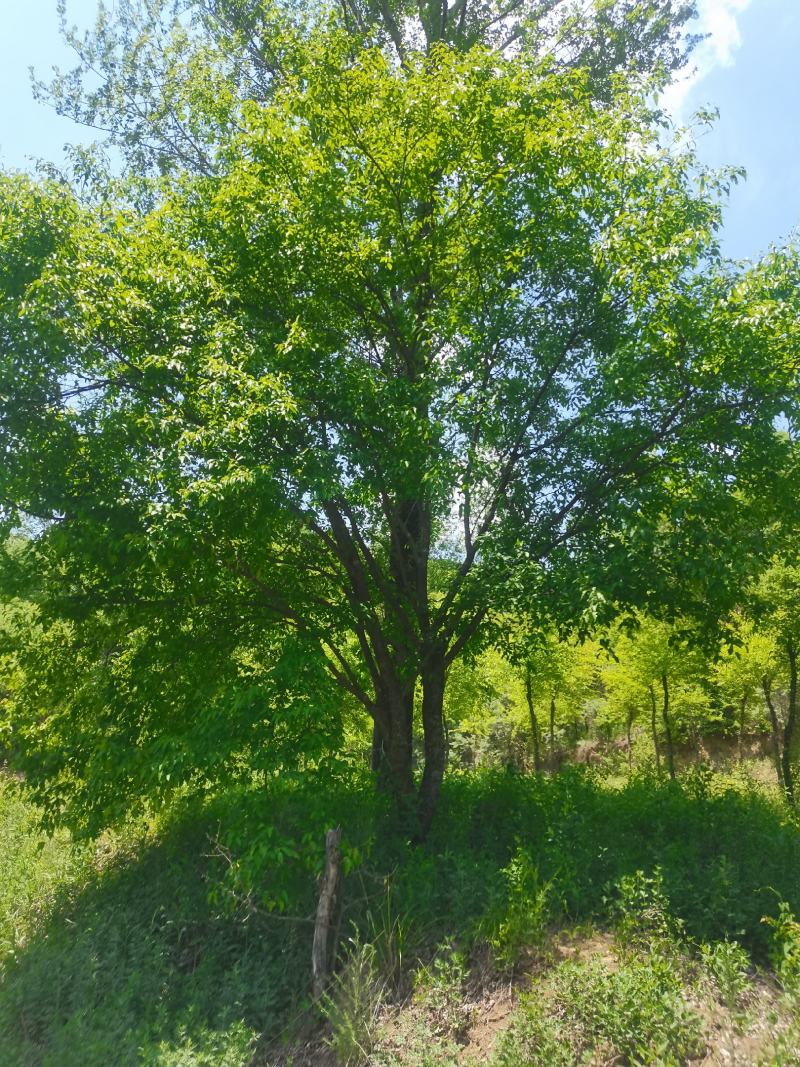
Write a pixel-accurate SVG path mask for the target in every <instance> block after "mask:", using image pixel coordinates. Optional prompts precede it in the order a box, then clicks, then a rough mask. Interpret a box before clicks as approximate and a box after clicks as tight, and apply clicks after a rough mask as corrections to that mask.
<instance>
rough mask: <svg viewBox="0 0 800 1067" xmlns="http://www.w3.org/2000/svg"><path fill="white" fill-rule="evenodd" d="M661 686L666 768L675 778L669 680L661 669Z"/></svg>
mask: <svg viewBox="0 0 800 1067" xmlns="http://www.w3.org/2000/svg"><path fill="white" fill-rule="evenodd" d="M661 688H662V689H663V691H664V702H663V704H662V705H661V717H662V719H663V720H664V736H665V737H666V741H667V768H668V770H669V776H670V778H671V779H672V780H673V781H674V780H675V750H674V747H673V744H672V726H671V724H670V721H669V682H668V681H667V672H666V671H663V672H662V674H661Z"/></svg>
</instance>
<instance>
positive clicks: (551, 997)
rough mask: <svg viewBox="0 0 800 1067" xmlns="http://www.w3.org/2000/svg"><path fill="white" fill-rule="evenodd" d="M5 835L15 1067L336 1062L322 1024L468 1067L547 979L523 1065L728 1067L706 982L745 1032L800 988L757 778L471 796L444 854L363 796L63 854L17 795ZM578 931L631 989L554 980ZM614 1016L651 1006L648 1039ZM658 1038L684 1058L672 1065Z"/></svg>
mask: <svg viewBox="0 0 800 1067" xmlns="http://www.w3.org/2000/svg"><path fill="white" fill-rule="evenodd" d="M334 823H340V824H341V825H342V827H343V829H344V844H345V863H346V872H347V873H346V876H345V883H344V892H343V901H344V905H343V913H342V917H341V928H340V933H341V937H340V946H341V951H340V966H339V971H338V976H337V978H336V980H335V981H334V983H333V985H332V987H331V991H330V995H329V997H328V998H327V1000H326V1001H325V1003H324V1005H323V1010H322V1012H320V1010H319V1009H312V1008H311V1007H310V1004H309V999H308V990H309V970H310V962H309V961H310V944H311V936H312V923H311V922H310V916H311V915H312V913H313V909H314V902H315V892H316V878H315V873H316V870H317V868H318V865H319V863H320V862H321V859H322V856H321V853H322V832H323V831H324V829H325V827H326V826H327V825H331V824H334ZM0 826H1V827H2V836H3V847H2V849H0V953H2V983H1V984H0V1050H1V1052H2V1055H0V1062H2V1063H3V1064H9V1065H12V1067H13V1065H20V1067H29V1065H30V1067H36V1065H39V1064H41V1065H49V1067H70V1065H72V1064H81V1065H84V1067H94V1065H98V1067H100V1065H106V1064H111V1063H113V1064H123V1065H124V1064H138V1063H150V1064H169V1065H177V1064H181V1065H182V1064H214V1065H217V1064H225V1065H228V1064H231V1065H232V1064H247V1063H251V1062H257V1063H258V1062H260V1063H274V1062H278V1061H283V1060H284V1059H285V1058H286V1056H287V1055H288V1053H287V1052H286V1051H284V1047H286V1048H291V1047H292V1045H293V1044H294V1047H295V1048H297V1047H299V1044H302V1043H303V1042H304V1041H305V1042H306V1043H307V1042H308V1041H312V1043H313V1041H314V1040H316V1039H317V1038H316V1037H315V1035H316V1034H317V1031H316V1030H315V1029H314V1026H315V1025H316V1026H317V1028H318V1026H319V1023H318V1021H319V1018H320V1015H323V1016H325V1019H326V1021H325V1030H324V1033H323V1038H324V1039H326V1040H327V1041H329V1042H330V1041H333V1045H334V1050H333V1051H338V1055H339V1058H340V1060H343V1061H346V1060H347V1059H348V1058H349V1059H350V1060H351V1062H356V1061H357V1060H358V1059H359V1058H361V1059H363V1058H364V1057H365V1056H366V1055H367V1053H369V1055H370V1056H372V1060H373V1062H375V1063H380V1062H386V1063H390V1062H402V1063H408V1064H413V1063H424V1062H430V1063H431V1064H433V1063H449V1062H452V1063H456V1062H462V1061H461V1060H459V1059H458V1056H459V1055H461V1052H460V1051H459V1050H462V1051H463V1045H464V1044H465V1042H466V1041H467V1037H466V1034H467V1031H468V1029H469V1018H468V1015H469V1013H468V1012H466V1009H465V1008H464V1002H465V1000H464V998H465V996H466V993H465V992H464V991H465V990H467V989H468V988H472V989H473V991H474V987H475V984H476V983H479V982H480V981H482V982H484V983H485V982H489V983H491V982H492V981H494V980H495V979H496V977H497V975H499V974H503V975H505V976H506V977H507V978H508V979H509V980H512V981H513V980H516V981H517V982H518V984H520V985H521V986H525V985H526V984H530V982H529V979H528V978H527V976H528V975H530V974H537V975H539V977H538V978H537V981H536V983H534V988H533V990H532V991H531V992H530V993H529V994H527V999H525V1000H524V1003H523V1004H522V1006H521V1007H520V1008H519V1009H518V1012H517V1014H516V1015H515V1016H514V1018H513V1020H512V1021H511V1023H510V1026H509V1029H508V1033H507V1034H506V1035H505V1037H504V1038H503V1040H502V1041H500V1042H499V1044H498V1051H497V1053H496V1055H497V1057H499V1058H498V1060H497V1062H498V1064H503V1065H506V1064H508V1065H516V1064H520V1065H521V1064H524V1063H543V1064H548V1063H553V1064H558V1063H568V1062H576V1063H577V1062H581V1059H580V1057H582V1056H585V1055H588V1054H590V1053H591V1054H596V1055H601V1053H602V1049H604V1048H607V1049H609V1050H610V1051H609V1052H608V1058H607V1060H603V1059H602V1055H601V1059H600V1060H598V1061H597V1062H609V1063H611V1062H614V1063H638V1062H643V1063H644V1062H651V1063H673V1062H674V1063H681V1062H689V1060H690V1059H691V1058H692V1057H693V1056H695V1055H699V1054H700V1053H699V1050H700V1049H701V1047H702V1045H703V1040H704V1039H703V1036H702V1034H703V1028H702V1025H701V1022H698V1021H697V1018H696V1016H697V1013H698V1008H697V1004H696V1003H694V1002H695V1001H697V1000H698V997H697V996H695V995H694V994H691V995H690V994H687V992H686V991H687V990H691V989H694V988H695V987H696V986H697V983H698V982H700V981H701V979H702V981H703V982H706V984H708V983H711V985H712V986H714V987H715V988H716V987H717V986H718V987H719V988H722V987H723V986H724V987H725V989H726V990H727V993H725V994H724V995H723V1000H724V996H729V999H730V997H732V998H733V999H732V1001H731V1004H730V1007H729V1013H735V1011H736V1010H738V1009H737V1008H736V1003H737V998H739V999H742V998H744V999H745V1000H746V997H744V993H743V992H742V989H740V988H739V986H738V985H737V981H739V979H737V977H736V976H737V975H739V976H740V979H741V975H744V974H748V973H749V974H752V973H754V972H753V971H752V968H753V967H754V966H756V965H759V966H765V967H766V966H768V965H769V964H770V961H772V963H773V964H774V963H775V960H776V958H777V957H776V955H775V954H776V952H777V953H778V956H779V957H780V959H782V960H783V961H784V962H783V964H782V966H783V971H782V972H780V973H779V978H781V975H782V978H781V981H782V982H783V985H780V984H778V985H775V989H777V990H778V991H779V993H778V994H776V998H777V999H775V1003H776V1004H777V1003H778V1002H779V1001H780V1003H783V1001H781V1000H780V998H781V997H784V996H788V993H785V992H784V991H783V990H784V986H785V987H786V989H789V988H790V986H791V981H792V979H791V975H792V974H794V971H792V967H796V968H797V972H798V974H800V948H798V947H797V946H798V945H800V939H798V941H797V944H795V942H794V941H793V940H792V936H790V935H791V931H792V930H793V929H795V928H794V927H792V925H791V921H792V920H791V916H792V914H794V915H797V914H800V830H798V825H797V822H796V820H795V819H794V818H793V817H792V816H791V815H790V814H789V812H788V810H787V808H786V805H785V804H784V803H783V802H782V801H781V800H780V799H779V798H778V797H777V796H772V795H771V794H769V792H767V791H766V790H764V789H763V788H761V787H757V786H756V785H754V784H752V783H751V782H750V781H749V780H748V779H747V778H746V777H745V776H743V775H741V776H738V777H733V776H730V775H727V776H726V775H721V774H711V773H710V772H707V771H705V770H697V771H694V772H690V773H687V774H685V775H684V776H683V778H682V779H681V780H680V781H679V782H677V783H669V782H666V781H664V780H661V779H659V778H657V777H655V776H653V775H646V774H643V775H641V776H639V777H634V778H632V779H631V780H630V781H629V782H627V783H625V784H624V785H621V786H618V787H611V786H610V785H609V784H608V783H607V782H605V781H603V780H602V778H600V777H599V776H598V775H597V774H594V773H591V772H588V771H586V770H578V769H575V768H568V769H565V770H564V771H562V772H561V773H559V774H557V775H555V776H554V777H552V778H546V777H542V776H538V777H537V776H523V775H518V774H514V773H508V772H500V771H493V772H488V771H487V772H481V773H476V774H470V775H464V776H456V777H453V778H451V779H450V780H449V781H448V782H447V784H446V787H445V792H444V797H443V802H442V807H441V812H440V815H439V817H438V821H437V822H436V824H435V826H434V828H433V831H432V833H431V836H430V838H429V840H428V842H427V844H426V846H425V847H420V846H415V845H412V844H411V843H410V842H409V840H408V839H407V836H406V835H405V834H404V833H403V829H402V826H401V825H398V824H397V823H396V822H395V823H394V824H393V823H392V819H391V817H390V815H389V813H388V812H387V810H386V806H385V801H384V799H383V798H381V797H380V796H379V795H376V794H375V792H374V790H373V789H372V788H371V783H370V782H369V780H368V778H367V777H366V776H364V777H363V778H361V777H359V776H358V775H356V776H350V777H349V778H348V779H347V780H338V779H323V778H320V779H319V780H317V781H316V782H306V783H305V784H302V783H301V781H300V780H299V779H298V780H295V779H292V778H284V779H282V780H276V781H274V782H272V783H271V784H270V785H269V787H268V788H267V787H266V786H264V785H263V784H261V785H260V786H258V787H257V788H256V787H253V788H252V789H251V790H249V791H240V792H237V793H235V794H231V795H227V796H218V797H214V798H210V799H206V800H205V801H204V802H202V803H200V802H199V801H196V800H195V801H192V802H189V801H185V802H183V803H177V802H176V804H175V805H174V806H173V808H172V809H171V810H170V811H169V812H168V813H162V814H161V815H160V816H159V817H158V818H154V819H152V820H150V821H149V822H145V821H140V822H138V823H136V824H131V825H129V826H127V827H125V828H122V829H120V830H119V831H118V832H117V833H116V834H115V835H113V836H111V835H109V836H107V837H104V838H103V839H101V840H99V841H96V842H71V841H70V840H69V839H68V837H67V836H66V835H65V834H62V835H58V836H56V837H55V838H52V839H46V838H45V837H44V836H42V835H41V834H40V833H39V831H38V830H37V829H36V825H35V812H34V811H33V810H32V809H31V807H30V806H29V805H28V803H27V802H26V801H25V800H24V799H23V798H22V796H21V793H20V786H19V783H17V782H15V781H14V780H13V779H6V780H5V781H4V782H3V784H2V791H1V792H0ZM765 917H766V918H767V919H769V920H771V921H770V922H765V921H764V919H765ZM776 924H778V925H777V926H776ZM781 924H782V925H781ZM576 928H578V929H583V930H589V929H590V928H593V929H596V930H604V931H614V932H615V933H614V945H615V948H614V951H615V952H616V953H617V956H618V958H617V959H616V962H615V963H614V965H613V967H612V968H611V969H610V970H609V969H608V968H604V966H603V965H602V962H601V963H598V962H597V961H596V960H595V961H592V960H589V961H585V960H578V961H575V960H570V959H563V960H562V959H560V957H558V955H557V954H556V955H554V954H553V944H554V937H555V936H556V934H557V933H558V932H559V931H562V932H563V931H565V930H574V929H576ZM787 930H788V931H789V933H788V934H787V933H786V931H787ZM776 931H777V932H778V934H781V931H782V932H783V933H782V934H781V936H779V937H777V939H776ZM781 938H782V939H781ZM734 943H735V944H734ZM720 945H721V946H723V947H722V948H720ZM725 945H728V946H733V947H729V948H727V949H726V948H725V947H724V946H725ZM792 945H794V948H792ZM675 946H678V947H677V948H676V947H675ZM702 946H705V947H702ZM786 946H789V947H786ZM793 952H795V953H796V955H797V957H798V958H795V957H794V956H793V955H792V953H793ZM676 953H677V955H676ZM726 953H727V956H726ZM737 953H739V955H737ZM781 954H782V955H781ZM728 957H731V958H730V959H728ZM676 959H680V960H681V961H683V962H681V963H680V964H676V963H675V960H676ZM731 960H733V962H731ZM787 960H788V963H787V962H786V961H787ZM726 961H727V962H726ZM726 967H727V971H726ZM715 968H716V971H715ZM715 974H718V976H719V975H722V978H719V977H718V978H717V979H715V978H714V975H715ZM726 975H727V977H726ZM741 981H744V979H741ZM741 981H740V985H741ZM715 982H716V986H715V985H714V983H715ZM726 983H727V985H726ZM798 984H800V983H798ZM731 990H733V992H731ZM737 990H738V992H737ZM459 991H460V992H459ZM721 995H722V994H721ZM687 997H688V999H687ZM693 997H694V1001H693V999H692V998H693ZM467 999H468V998H467ZM693 1003H694V1006H692V1005H693ZM401 1004H406V1005H412V1006H413V1005H416V1007H412V1008H411V1009H409V1011H410V1014H409V1013H408V1012H406V1015H404V1016H403V1019H404V1020H405V1021H404V1022H403V1024H402V1026H401V1027H400V1030H402V1027H403V1026H411V1029H412V1030H413V1025H412V1024H411V1023H409V1021H408V1020H414V1019H416V1020H417V1023H416V1024H414V1025H417V1024H418V1025H419V1028H420V1033H421V1034H422V1035H423V1037H422V1038H421V1039H420V1040H421V1044H420V1045H419V1047H417V1046H415V1045H414V1040H415V1039H414V1037H413V1033H412V1034H411V1036H408V1035H406V1037H404V1038H403V1040H402V1041H400V1043H399V1045H398V1040H399V1039H398V1037H397V1035H398V1032H400V1031H398V1026H400V1024H398V1023H395V1024H393V1025H394V1030H393V1031H392V1032H393V1037H392V1038H391V1040H390V1039H389V1038H386V1039H385V1040H384V1041H383V1045H381V1042H380V1041H378V1040H377V1038H376V1034H378V1033H379V1032H380V1031H381V1027H383V1031H384V1032H385V1031H386V1026H387V1019H389V1018H391V1017H393V1016H392V1012H393V1011H396V1010H397V1006H398V1005H401ZM420 1004H424V1011H423V1009H422V1008H421V1007H420ZM609 1004H617V1005H624V1004H628V1005H629V1007H628V1009H626V1010H625V1011H623V1012H622V1015H623V1016H625V1018H626V1019H627V1022H620V1021H619V1019H618V1018H617V1017H616V1015H615V1016H614V1017H612V1018H609V1017H608V1005H609ZM421 1012H422V1015H421V1014H420V1013H421ZM626 1012H627V1014H626ZM431 1013H433V1016H434V1017H435V1018H436V1019H438V1020H439V1023H438V1024H437V1025H439V1029H440V1030H441V1035H442V1037H441V1041H440V1042H439V1044H438V1045H436V1044H435V1042H434V1045H435V1050H434V1051H431V1049H433V1048H434V1045H431V1041H430V1040H429V1038H430V1034H431V1032H432V1030H431V1026H432V1024H431V1018H430V1016H431ZM604 1013H605V1014H604ZM617 1014H619V1012H618V1013H617ZM423 1015H424V1018H423ZM612 1015H613V1013H612ZM731 1018H734V1015H731ZM737 1025H738V1024H737ZM615 1027H616V1029H615ZM620 1028H621V1030H620ZM784 1029H785V1028H784ZM784 1029H781V1027H777V1029H776V1033H780V1034H783V1036H782V1037H781V1040H783V1041H784V1044H786V1048H787V1049H789V1051H785V1053H781V1055H784V1058H783V1059H776V1058H774V1057H773V1059H772V1060H770V1061H768V1062H772V1063H776V1064H777V1063H786V1064H788V1063H795V1062H799V1061H798V1060H797V1059H791V1056H792V1055H794V1052H792V1050H791V1043H792V1041H793V1040H794V1038H793V1037H792V1036H791V1033H790V1032H789V1036H788V1037H787V1036H786V1034H785V1033H784ZM433 1030H434V1031H435V1030H436V1026H433ZM618 1031H619V1032H618ZM662 1031H663V1032H662ZM787 1032H788V1031H787ZM648 1034H650V1035H652V1034H656V1035H661V1036H660V1037H659V1040H662V1039H663V1041H666V1042H667V1043H666V1044H665V1045H664V1049H666V1050H667V1051H663V1049H662V1052H661V1053H657V1052H653V1050H652V1048H650V1051H649V1052H648V1050H647V1048H649V1046H648V1047H647V1048H645V1046H644V1045H642V1041H643V1040H645V1037H647V1035H648ZM309 1035H311V1036H309ZM425 1035H427V1038H425ZM626 1035H627V1036H626ZM642 1035H644V1037H643V1036H642ZM665 1035H666V1036H665ZM648 1040H649V1038H648ZM392 1042H394V1044H393V1043H392ZM662 1043H663V1042H662ZM787 1043H788V1044H787ZM315 1047H317V1048H318V1049H320V1048H323V1047H325V1048H327V1047H328V1046H324V1045H320V1044H318V1045H317V1046H315ZM655 1047H656V1046H653V1048H655ZM659 1047H660V1046H659ZM381 1048H383V1049H384V1051H383V1052H381ZM393 1048H394V1049H395V1051H394V1052H392V1051H391V1049H393ZM397 1048H400V1049H401V1051H400V1052H398V1051H397ZM403 1048H405V1049H406V1051H405V1052H402V1049H403ZM415 1048H417V1052H414V1049H415ZM557 1048H560V1049H561V1050H562V1052H559V1053H556V1052H553V1051H552V1049H557ZM387 1049H388V1050H389V1051H386V1050H387ZM548 1049H550V1050H551V1051H548ZM565 1049H566V1051H564V1050H565ZM370 1050H371V1051H370ZM409 1050H410V1051H409ZM436 1050H438V1051H436ZM537 1050H538V1051H537ZM570 1050H571V1051H570ZM592 1050H594V1052H592ZM597 1050H600V1052H598V1051H597ZM637 1050H638V1051H637ZM643 1050H644V1051H643ZM326 1054H327V1053H326ZM317 1055H318V1056H319V1055H321V1053H318V1054H317ZM659 1055H660V1056H661V1058H660V1059H659V1058H658V1056H659ZM774 1055H775V1056H777V1055H778V1053H777V1052H776V1053H775V1054H774ZM404 1056H405V1058H403V1057H404ZM431 1056H434V1057H438V1058H430V1057H431ZM558 1056H561V1058H560V1059H559V1058H558ZM564 1056H566V1057H567V1059H564ZM569 1056H572V1057H573V1059H569ZM654 1056H655V1058H653V1057H654ZM392 1057H394V1059H393V1058H392ZM415 1057H416V1058H415ZM425 1057H428V1058H427V1059H426V1058H425ZM447 1057H450V1059H448V1058H447ZM648 1057H649V1058H648ZM786 1057H789V1058H786ZM312 1061H313V1060H312ZM295 1062H298V1060H297V1057H296V1058H295ZM765 1062H767V1061H765Z"/></svg>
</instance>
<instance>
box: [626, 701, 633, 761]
mask: <svg viewBox="0 0 800 1067" xmlns="http://www.w3.org/2000/svg"><path fill="white" fill-rule="evenodd" d="M626 727H627V728H626V736H627V740H628V774H630V773H631V771H632V770H633V741H632V739H631V730H632V729H633V711H632V710H631V708H628V721H627V724H626Z"/></svg>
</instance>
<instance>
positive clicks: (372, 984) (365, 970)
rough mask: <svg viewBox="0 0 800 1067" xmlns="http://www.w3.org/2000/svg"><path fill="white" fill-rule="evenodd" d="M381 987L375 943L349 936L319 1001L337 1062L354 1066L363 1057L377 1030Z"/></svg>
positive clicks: (382, 998) (382, 994)
mask: <svg viewBox="0 0 800 1067" xmlns="http://www.w3.org/2000/svg"><path fill="white" fill-rule="evenodd" d="M385 991H386V984H385V981H384V979H383V978H382V977H381V975H380V973H379V971H378V967H377V964H376V954H375V947H374V946H373V945H370V944H368V943H364V942H362V941H360V940H359V938H358V936H355V937H353V938H351V940H350V941H349V943H348V948H347V952H346V954H345V957H344V961H343V962H342V964H341V966H340V967H339V969H338V970H337V972H336V974H335V975H334V976H333V979H332V981H331V984H330V986H329V989H328V991H327V992H326V993H324V994H323V996H322V1000H321V1002H320V1007H321V1009H322V1012H323V1014H324V1016H325V1018H326V1019H327V1021H328V1024H329V1025H330V1030H331V1036H330V1039H329V1041H330V1045H331V1048H332V1049H333V1051H334V1054H335V1056H336V1060H337V1062H338V1063H341V1064H343V1065H345V1067H354V1065H356V1064H361V1063H364V1062H365V1061H366V1060H367V1058H368V1056H369V1054H370V1052H371V1050H372V1046H373V1045H374V1043H375V1038H376V1035H377V1032H378V1023H379V1019H380V1013H381V1007H382V1005H383V1000H384V994H385Z"/></svg>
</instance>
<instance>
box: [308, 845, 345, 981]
mask: <svg viewBox="0 0 800 1067" xmlns="http://www.w3.org/2000/svg"><path fill="white" fill-rule="evenodd" d="M341 842H342V828H341V826H337V827H336V829H335V830H328V832H327V833H326V834H325V870H324V871H323V872H322V883H321V885H320V890H319V903H318V904H317V919H316V922H315V924H314V944H313V946H312V949H311V974H312V979H313V981H312V992H313V995H314V999H315V1000H316V999H317V998H318V997H320V996H321V995H322V992H323V990H324V989H325V986H326V984H327V981H328V975H329V973H330V966H331V963H332V956H333V950H334V948H335V946H333V945H331V927H332V926H333V919H334V915H335V913H336V899H337V897H338V894H339V879H340V877H341V870H342V852H341V847H340V846H341Z"/></svg>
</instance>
